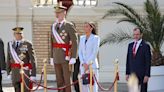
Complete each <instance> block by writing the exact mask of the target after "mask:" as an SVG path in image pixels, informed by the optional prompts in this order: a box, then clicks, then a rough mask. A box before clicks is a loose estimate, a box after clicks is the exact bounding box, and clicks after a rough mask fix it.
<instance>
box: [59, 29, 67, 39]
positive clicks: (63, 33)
mask: <svg viewBox="0 0 164 92" xmlns="http://www.w3.org/2000/svg"><path fill="white" fill-rule="evenodd" d="M60 36H61V38H62V39H63V40H64V39H65V37H66V36H67V33H66V32H65V30H62V32H61V33H60Z"/></svg>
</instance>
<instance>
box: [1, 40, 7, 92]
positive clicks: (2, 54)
mask: <svg viewBox="0 0 164 92" xmlns="http://www.w3.org/2000/svg"><path fill="white" fill-rule="evenodd" d="M5 66H6V63H5V54H4V44H3V41H2V40H1V38H0V92H3V91H2V73H3V72H2V71H4V70H5Z"/></svg>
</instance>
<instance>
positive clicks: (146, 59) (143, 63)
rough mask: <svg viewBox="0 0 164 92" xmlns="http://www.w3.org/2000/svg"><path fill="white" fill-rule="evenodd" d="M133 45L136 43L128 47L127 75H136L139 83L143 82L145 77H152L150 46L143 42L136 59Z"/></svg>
mask: <svg viewBox="0 0 164 92" xmlns="http://www.w3.org/2000/svg"><path fill="white" fill-rule="evenodd" d="M133 44H134V42H132V43H130V44H129V46H128V53H127V63H126V74H127V75H130V74H131V73H135V74H136V75H137V77H138V78H139V81H142V80H143V78H144V76H149V77H150V67H151V52H150V46H149V45H148V44H146V43H145V42H144V41H143V40H142V42H141V43H140V45H139V47H138V50H137V52H136V55H135V57H134V56H133V51H132V48H133Z"/></svg>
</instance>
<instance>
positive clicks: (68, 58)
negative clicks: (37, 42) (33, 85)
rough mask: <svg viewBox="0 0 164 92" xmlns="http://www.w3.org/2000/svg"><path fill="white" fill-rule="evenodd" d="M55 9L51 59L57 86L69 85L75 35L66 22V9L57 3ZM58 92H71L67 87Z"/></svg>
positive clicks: (76, 42) (75, 42)
mask: <svg viewBox="0 0 164 92" xmlns="http://www.w3.org/2000/svg"><path fill="white" fill-rule="evenodd" d="M54 8H55V14H56V17H57V20H56V21H55V22H54V24H53V25H52V37H51V38H52V58H51V61H52V60H53V61H54V67H55V72H56V79H57V86H58V87H62V86H64V85H68V84H70V75H71V71H70V67H69V66H70V65H72V64H74V63H76V58H77V44H78V39H77V34H76V30H75V27H74V26H73V24H72V23H71V22H68V21H66V19H65V16H66V9H67V8H66V7H64V6H62V4H61V3H59V4H58V5H57V6H56V7H54ZM59 92H71V87H67V88H65V89H64V90H61V91H59Z"/></svg>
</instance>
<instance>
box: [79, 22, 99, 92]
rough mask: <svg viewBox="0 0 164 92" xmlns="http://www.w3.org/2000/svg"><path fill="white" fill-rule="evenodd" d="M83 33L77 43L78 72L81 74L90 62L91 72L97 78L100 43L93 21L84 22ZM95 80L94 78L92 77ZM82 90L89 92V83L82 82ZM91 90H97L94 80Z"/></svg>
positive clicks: (95, 91) (87, 69) (94, 91)
mask: <svg viewBox="0 0 164 92" xmlns="http://www.w3.org/2000/svg"><path fill="white" fill-rule="evenodd" d="M84 32H85V35H82V36H81V37H80V44H79V53H78V54H79V58H80V73H81V76H83V75H84V74H85V73H87V72H88V71H89V64H90V63H91V62H92V68H93V73H94V75H95V76H96V78H97V79H98V68H99V64H98V59H97V54H98V50H99V45H100V38H99V36H97V35H96V27H95V25H94V23H93V22H86V23H85V24H84ZM94 81H95V79H94ZM82 92H90V91H89V84H87V85H86V84H85V85H84V84H83V83H82ZM93 92H98V86H97V84H96V82H94V85H93Z"/></svg>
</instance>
